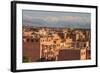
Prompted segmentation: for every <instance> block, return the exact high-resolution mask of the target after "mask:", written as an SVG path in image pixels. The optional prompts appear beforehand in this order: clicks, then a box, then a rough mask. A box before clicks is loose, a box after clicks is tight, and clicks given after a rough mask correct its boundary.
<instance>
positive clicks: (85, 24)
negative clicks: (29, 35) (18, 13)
mask: <svg viewBox="0 0 100 73" xmlns="http://www.w3.org/2000/svg"><path fill="white" fill-rule="evenodd" d="M22 15H23V16H22V20H23V21H22V22H23V25H30V26H39V27H45V26H46V27H71V28H90V27H91V26H90V25H91V21H90V20H91V14H90V13H76V12H54V11H52V12H51V11H35V10H23V13H22Z"/></svg>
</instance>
